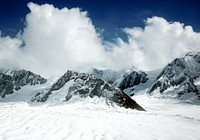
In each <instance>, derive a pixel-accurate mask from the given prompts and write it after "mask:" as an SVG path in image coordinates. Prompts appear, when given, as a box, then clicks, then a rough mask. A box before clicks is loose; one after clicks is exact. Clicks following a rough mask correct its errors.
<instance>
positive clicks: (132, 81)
mask: <svg viewBox="0 0 200 140" xmlns="http://www.w3.org/2000/svg"><path fill="white" fill-rule="evenodd" d="M147 80H148V78H147V74H146V73H144V72H136V71H133V72H131V73H130V74H128V75H127V76H125V77H124V78H123V80H122V82H121V83H120V84H119V88H120V89H121V90H124V89H126V88H129V87H132V86H135V85H139V84H140V83H145V82H146V81H147Z"/></svg>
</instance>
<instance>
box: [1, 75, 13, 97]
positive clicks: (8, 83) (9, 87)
mask: <svg viewBox="0 0 200 140" xmlns="http://www.w3.org/2000/svg"><path fill="white" fill-rule="evenodd" d="M13 88H14V86H13V83H12V77H11V76H9V75H5V74H2V73H0V96H1V97H2V98H4V97H5V96H6V95H8V94H12V93H13V92H14V91H13Z"/></svg>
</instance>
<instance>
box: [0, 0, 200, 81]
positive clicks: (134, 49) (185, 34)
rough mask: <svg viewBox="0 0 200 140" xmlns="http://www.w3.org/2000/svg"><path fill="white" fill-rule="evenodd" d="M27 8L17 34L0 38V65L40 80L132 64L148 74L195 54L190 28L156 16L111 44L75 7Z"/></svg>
mask: <svg viewBox="0 0 200 140" xmlns="http://www.w3.org/2000/svg"><path fill="white" fill-rule="evenodd" d="M28 7H29V9H30V13H29V14H27V15H26V23H25V27H24V29H23V32H22V33H20V36H19V35H18V37H17V38H10V37H0V67H19V68H25V69H29V70H32V71H34V72H36V73H40V74H42V75H43V76H46V77H48V76H51V75H55V74H63V73H64V72H65V71H66V70H67V69H72V70H79V71H86V70H89V69H90V68H92V67H97V68H110V69H122V68H128V67H131V66H133V65H134V66H136V67H138V68H140V69H145V70H152V69H157V68H161V67H163V66H164V65H166V64H167V63H168V62H170V61H171V60H172V59H174V58H175V57H180V56H182V55H183V54H184V53H186V52H188V51H200V45H199V44H200V34H199V33H196V32H194V31H193V29H192V27H191V26H184V25H183V24H182V23H179V22H168V21H166V20H165V19H164V18H161V17H152V18H148V19H147V20H146V21H145V27H144V29H143V28H138V27H133V28H125V29H123V31H124V32H125V33H126V34H127V36H128V42H125V41H123V39H121V38H117V39H116V42H115V43H113V42H109V43H108V42H107V43H106V42H104V41H103V40H101V37H100V35H99V33H97V31H96V29H95V27H94V25H93V24H92V21H91V19H90V18H89V17H88V15H87V12H84V11H81V10H80V9H79V8H72V9H68V8H63V9H58V8H55V7H54V6H53V5H49V4H44V5H37V4H34V3H29V4H28ZM22 42H23V43H22ZM22 44H24V46H23V47H22ZM105 48H106V49H105ZM108 48H109V49H108Z"/></svg>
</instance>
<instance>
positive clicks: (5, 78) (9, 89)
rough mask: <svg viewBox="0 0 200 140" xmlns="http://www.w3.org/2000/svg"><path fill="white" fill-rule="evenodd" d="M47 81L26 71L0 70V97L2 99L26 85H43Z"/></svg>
mask: <svg viewBox="0 0 200 140" xmlns="http://www.w3.org/2000/svg"><path fill="white" fill-rule="evenodd" d="M46 82H47V80H46V79H45V78H42V77H41V76H40V75H37V74H34V73H32V72H30V71H27V70H6V69H0V96H1V97H2V98H4V97H5V96H6V95H8V94H12V93H13V92H14V90H19V89H21V87H23V86H26V85H36V84H44V83H46Z"/></svg>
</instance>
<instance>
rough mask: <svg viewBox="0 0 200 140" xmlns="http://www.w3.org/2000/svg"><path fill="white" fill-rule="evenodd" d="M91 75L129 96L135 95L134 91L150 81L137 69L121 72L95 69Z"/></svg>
mask: <svg viewBox="0 0 200 140" xmlns="http://www.w3.org/2000/svg"><path fill="white" fill-rule="evenodd" d="M90 74H92V75H95V76H97V77H98V78H101V79H103V80H104V81H105V82H108V83H110V84H111V85H112V86H114V87H116V88H119V89H121V90H123V91H124V92H125V93H126V94H129V95H132V94H134V90H135V88H136V87H137V86H138V85H139V84H141V85H143V84H144V83H146V82H147V81H148V75H147V74H146V73H145V72H143V71H140V70H138V69H135V68H130V69H128V70H124V69H123V70H120V71H115V70H98V69H93V70H92V71H90ZM141 85H140V86H141Z"/></svg>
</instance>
